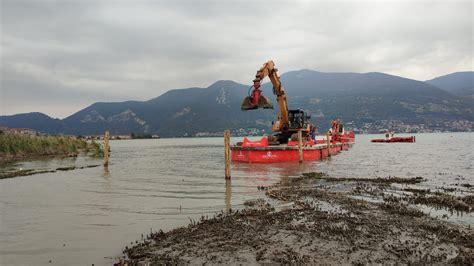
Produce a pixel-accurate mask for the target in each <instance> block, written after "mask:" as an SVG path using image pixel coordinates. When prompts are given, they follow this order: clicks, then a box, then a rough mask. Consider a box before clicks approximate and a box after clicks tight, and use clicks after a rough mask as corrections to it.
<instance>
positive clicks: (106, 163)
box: [104, 131, 110, 166]
mask: <svg viewBox="0 0 474 266" xmlns="http://www.w3.org/2000/svg"><path fill="white" fill-rule="evenodd" d="M109 137H110V135H109V131H105V133H104V166H109Z"/></svg>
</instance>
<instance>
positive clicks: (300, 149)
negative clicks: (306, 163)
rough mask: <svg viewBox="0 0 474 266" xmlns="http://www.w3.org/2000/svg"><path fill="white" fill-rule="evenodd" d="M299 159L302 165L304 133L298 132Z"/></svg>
mask: <svg viewBox="0 0 474 266" xmlns="http://www.w3.org/2000/svg"><path fill="white" fill-rule="evenodd" d="M298 158H299V161H300V163H302V162H303V133H302V132H301V130H298Z"/></svg>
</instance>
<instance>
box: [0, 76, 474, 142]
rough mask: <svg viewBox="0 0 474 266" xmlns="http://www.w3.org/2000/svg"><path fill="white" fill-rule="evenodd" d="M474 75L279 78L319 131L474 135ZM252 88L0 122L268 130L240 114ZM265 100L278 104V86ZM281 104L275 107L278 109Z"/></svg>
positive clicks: (176, 131)
mask: <svg viewBox="0 0 474 266" xmlns="http://www.w3.org/2000/svg"><path fill="white" fill-rule="evenodd" d="M473 79H474V72H457V73H453V74H449V75H446V76H441V77H437V78H434V79H431V80H428V81H425V82H423V81H417V80H413V79H407V78H403V77H399V76H393V75H388V74H384V73H379V72H371V73H324V72H318V71H313V70H306V69H304V70H299V71H291V72H287V73H284V74H282V75H281V81H282V85H283V87H284V88H285V91H286V94H287V97H288V105H289V107H290V109H297V108H301V109H304V110H306V111H307V112H309V113H310V114H311V116H312V121H313V123H315V124H316V126H317V127H318V128H323V129H326V128H328V125H329V121H330V120H331V119H333V118H340V119H342V121H343V122H345V123H346V124H347V125H348V126H349V127H351V128H355V129H364V130H365V131H366V132H371V130H378V129H379V128H381V127H382V128H383V127H386V128H387V127H394V126H396V125H404V126H408V127H410V126H413V127H414V128H420V125H422V126H423V127H424V128H427V129H429V128H431V129H440V130H443V127H447V130H450V128H449V127H452V126H453V125H456V127H454V128H451V130H461V131H462V130H467V131H472V130H474V85H473ZM249 87H250V86H249V85H244V84H239V83H237V82H234V81H230V80H221V81H217V82H215V83H214V84H212V85H210V86H209V87H207V88H197V87H196V88H186V89H176V90H170V91H168V92H166V93H164V94H162V95H161V96H159V97H156V98H154V99H151V100H148V101H126V102H108V103H107V102H97V103H94V104H92V105H90V106H89V107H87V108H84V109H82V110H80V111H78V112H77V113H74V114H72V115H71V116H69V117H66V118H64V119H54V118H51V117H49V116H47V115H45V114H42V113H27V114H17V115H11V116H0V126H6V127H23V128H32V129H36V130H39V131H41V132H45V133H51V134H76V135H78V134H81V135H94V134H102V133H103V132H104V130H109V131H110V132H111V133H112V134H130V133H132V132H134V133H152V134H158V135H160V136H163V137H171V136H176V137H177V136H195V135H196V134H202V133H212V132H222V131H223V130H224V129H233V130H234V131H238V130H239V129H241V130H244V132H246V131H245V130H246V129H248V128H254V129H257V130H269V129H270V128H271V123H272V121H273V120H274V119H275V117H276V111H277V110H273V111H272V110H252V111H246V112H244V111H241V110H240V104H241V102H242V99H243V98H244V97H245V96H247V95H248V92H249ZM262 87H263V91H264V95H266V96H267V97H269V98H270V99H272V100H273V101H275V100H276V99H275V97H274V96H273V93H272V86H271V84H270V83H266V84H264V85H263V86H262ZM274 105H275V106H277V105H276V104H274Z"/></svg>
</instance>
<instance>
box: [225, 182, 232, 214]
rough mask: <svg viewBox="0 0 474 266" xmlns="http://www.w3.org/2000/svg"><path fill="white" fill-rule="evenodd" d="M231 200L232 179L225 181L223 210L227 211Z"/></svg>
mask: <svg viewBox="0 0 474 266" xmlns="http://www.w3.org/2000/svg"><path fill="white" fill-rule="evenodd" d="M231 200H232V181H231V180H226V181H225V210H226V212H229V211H230V209H231Z"/></svg>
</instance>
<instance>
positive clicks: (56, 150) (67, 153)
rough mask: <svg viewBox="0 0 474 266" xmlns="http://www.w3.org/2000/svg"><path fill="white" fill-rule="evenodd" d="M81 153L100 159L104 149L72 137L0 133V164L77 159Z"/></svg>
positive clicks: (98, 144) (95, 143)
mask: <svg viewBox="0 0 474 266" xmlns="http://www.w3.org/2000/svg"><path fill="white" fill-rule="evenodd" d="M79 153H85V154H88V155H90V156H92V157H100V156H103V149H102V146H101V144H100V143H97V142H95V141H92V142H88V141H85V140H83V139H77V138H75V137H70V136H32V135H27V134H11V133H5V132H3V133H0V164H2V163H8V162H13V161H17V160H25V159H41V158H45V157H76V156H78V155H79Z"/></svg>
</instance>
